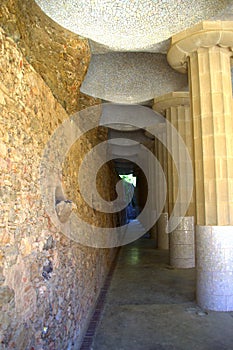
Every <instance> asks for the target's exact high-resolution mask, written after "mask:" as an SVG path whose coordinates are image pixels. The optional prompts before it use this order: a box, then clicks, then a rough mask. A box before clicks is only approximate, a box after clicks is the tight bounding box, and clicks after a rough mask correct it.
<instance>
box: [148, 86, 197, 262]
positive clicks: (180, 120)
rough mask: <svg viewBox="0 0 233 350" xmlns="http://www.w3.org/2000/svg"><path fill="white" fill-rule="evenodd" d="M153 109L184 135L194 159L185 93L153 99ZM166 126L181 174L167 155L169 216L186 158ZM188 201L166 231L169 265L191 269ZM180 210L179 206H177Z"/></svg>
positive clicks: (192, 239) (191, 218)
mask: <svg viewBox="0 0 233 350" xmlns="http://www.w3.org/2000/svg"><path fill="white" fill-rule="evenodd" d="M153 109H155V110H156V111H158V112H159V113H162V114H163V115H165V117H166V119H167V120H168V122H170V123H171V124H172V125H173V126H174V127H175V128H176V130H177V132H178V135H179V137H182V138H183V141H184V142H185V145H186V148H187V151H188V152H189V155H190V158H191V161H192V160H193V142H192V140H193V130H192V123H191V115H190V100H189V93H188V92H172V93H169V94H166V95H163V96H160V97H158V98H155V99H154V106H153ZM172 134H173V133H172V132H171V130H170V128H169V126H168V128H167V137H168V140H167V142H168V143H169V144H170V147H171V148H172V149H173V152H176V153H177V156H176V159H178V160H179V166H180V167H182V172H183V173H184V178H183V179H178V176H177V172H176V166H175V164H174V162H173V160H172V157H171V155H170V154H169V155H168V156H167V158H168V198H169V200H168V201H169V210H168V211H169V215H171V213H172V211H173V208H174V204H175V202H176V200H177V193H178V187H179V181H185V176H187V173H186V174H185V172H186V159H182V154H183V153H182V152H181V150H180V147H181V144H180V142H179V138H178V137H177V135H175V137H173V136H174V135H172ZM186 200H187V202H188V203H189V206H188V209H187V212H186V213H184V214H185V216H182V217H180V218H179V220H178V221H179V224H178V226H177V227H176V229H175V230H174V231H172V232H171V233H170V234H169V253H170V264H171V265H172V266H174V267H176V268H192V267H194V266H195V237H194V236H195V235H194V212H195V204H194V197H192V198H191V201H189V199H186ZM179 211H180V212H181V208H180V209H179Z"/></svg>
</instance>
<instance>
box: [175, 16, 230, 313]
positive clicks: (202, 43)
mask: <svg viewBox="0 0 233 350" xmlns="http://www.w3.org/2000/svg"><path fill="white" fill-rule="evenodd" d="M232 47H233V22H227V21H225V22H221V21H216V22H210V21H205V22H202V23H199V24H198V25H196V26H194V27H193V28H190V29H188V30H186V31H184V32H182V33H179V34H177V35H175V36H174V37H173V38H172V40H171V47H170V50H169V52H168V62H169V63H170V65H171V66H172V67H173V68H174V69H176V70H178V71H180V72H186V71H187V69H188V73H189V84H190V92H191V107H192V116H193V132H194V154H195V183H196V189H195V190H196V220H197V238H196V252H197V302H198V304H199V305H200V306H201V307H203V308H207V309H211V310H216V311H230V310H233V254H232V249H233V118H232V82H231V70H230V57H231V56H232Z"/></svg>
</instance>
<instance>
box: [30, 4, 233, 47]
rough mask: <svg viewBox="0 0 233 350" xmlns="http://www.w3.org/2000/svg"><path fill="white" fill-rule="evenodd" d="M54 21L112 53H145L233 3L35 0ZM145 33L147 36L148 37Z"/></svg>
mask: <svg viewBox="0 0 233 350" xmlns="http://www.w3.org/2000/svg"><path fill="white" fill-rule="evenodd" d="M36 2H37V4H38V5H39V6H40V7H41V8H42V10H43V11H44V12H45V13H46V14H47V15H48V16H49V17H51V18H52V19H53V20H54V21H56V22H57V23H59V24H60V25H62V26H63V27H65V28H67V29H69V30H70V31H72V32H74V33H77V34H79V35H82V36H84V37H86V38H89V39H92V40H94V41H96V42H98V43H100V44H103V45H105V46H107V47H109V48H111V49H113V50H118V51H121V50H127V51H132V50H133V51H135V50H138V51H143V50H145V49H147V50H148V48H150V47H153V45H154V44H156V43H159V42H161V41H163V40H166V39H168V38H169V37H170V36H171V35H173V34H175V33H177V32H180V31H182V30H184V29H186V28H188V27H190V26H192V25H193V24H195V23H197V22H199V21H201V20H204V19H209V18H211V17H213V16H215V15H217V14H218V13H219V12H221V11H223V10H224V9H225V7H226V6H227V5H229V4H230V3H231V0H218V1H216V0H189V1H187V0H179V1H170V0H124V1H122V0H66V1H64V0H60V1H57V0H49V1H48V0H36ZM145 33H146V35H145Z"/></svg>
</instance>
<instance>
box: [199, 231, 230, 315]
mask: <svg viewBox="0 0 233 350" xmlns="http://www.w3.org/2000/svg"><path fill="white" fill-rule="evenodd" d="M196 247H197V253H196V254H197V303H198V305H200V306H201V307H202V308H204V309H208V310H214V311H233V288H232V286H233V226H197V228H196Z"/></svg>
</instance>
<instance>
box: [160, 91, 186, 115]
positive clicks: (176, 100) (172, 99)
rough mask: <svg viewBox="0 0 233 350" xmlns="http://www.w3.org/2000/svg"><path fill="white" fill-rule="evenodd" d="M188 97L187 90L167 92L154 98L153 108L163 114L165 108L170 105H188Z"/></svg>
mask: <svg viewBox="0 0 233 350" xmlns="http://www.w3.org/2000/svg"><path fill="white" fill-rule="evenodd" d="M189 105H190V98H189V92H188V91H175V92H170V93H169V94H166V95H162V96H159V97H156V98H155V99H154V104H153V110H155V111H156V112H159V113H161V114H163V115H165V114H166V109H167V108H170V107H178V106H189Z"/></svg>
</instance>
